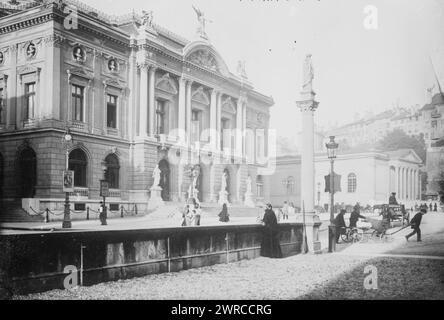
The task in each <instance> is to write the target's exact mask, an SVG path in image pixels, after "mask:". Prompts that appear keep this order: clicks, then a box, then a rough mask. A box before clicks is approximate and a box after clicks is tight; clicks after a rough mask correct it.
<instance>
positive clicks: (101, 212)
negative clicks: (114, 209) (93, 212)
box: [99, 201, 107, 226]
mask: <svg viewBox="0 0 444 320" xmlns="http://www.w3.org/2000/svg"><path fill="white" fill-rule="evenodd" d="M99 219H100V222H101V224H102V226H106V225H107V223H106V207H105V205H104V204H103V201H100V206H99Z"/></svg>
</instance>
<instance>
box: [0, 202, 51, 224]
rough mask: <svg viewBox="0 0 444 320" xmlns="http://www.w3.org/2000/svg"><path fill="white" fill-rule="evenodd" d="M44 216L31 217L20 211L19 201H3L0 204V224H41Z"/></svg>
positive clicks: (20, 204) (20, 203)
mask: <svg viewBox="0 0 444 320" xmlns="http://www.w3.org/2000/svg"><path fill="white" fill-rule="evenodd" d="M43 221H45V216H44V215H39V216H32V215H30V214H28V213H27V212H26V211H25V210H23V209H22V202H21V200H14V201H3V202H2V203H1V204H0V222H43Z"/></svg>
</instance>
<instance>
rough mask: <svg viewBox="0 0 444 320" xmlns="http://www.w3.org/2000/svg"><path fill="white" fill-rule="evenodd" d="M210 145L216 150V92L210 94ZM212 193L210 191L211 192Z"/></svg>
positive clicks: (214, 90)
mask: <svg viewBox="0 0 444 320" xmlns="http://www.w3.org/2000/svg"><path fill="white" fill-rule="evenodd" d="M210 141H211V142H210V144H211V148H212V149H216V148H217V91H216V89H213V91H212V92H211V102H210ZM211 193H212V191H211Z"/></svg>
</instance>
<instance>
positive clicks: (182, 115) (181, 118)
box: [177, 77, 186, 142]
mask: <svg viewBox="0 0 444 320" xmlns="http://www.w3.org/2000/svg"><path fill="white" fill-rule="evenodd" d="M185 86H186V80H185V79H184V78H183V77H181V78H180V79H179V108H178V117H177V118H178V129H179V133H180V135H181V136H180V137H179V139H180V141H181V142H183V141H185V136H184V134H185V127H186V126H185V125H186V122H185V120H186V109H185V105H186V101H185V99H186V97H185V95H186V92H185V90H186V88H185Z"/></svg>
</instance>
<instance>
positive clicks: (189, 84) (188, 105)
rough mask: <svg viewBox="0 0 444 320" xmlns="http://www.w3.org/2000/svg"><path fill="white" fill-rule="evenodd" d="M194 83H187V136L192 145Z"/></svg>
mask: <svg viewBox="0 0 444 320" xmlns="http://www.w3.org/2000/svg"><path fill="white" fill-rule="evenodd" d="M192 85H193V82H192V81H187V84H186V134H187V142H188V144H190V143H191V87H192Z"/></svg>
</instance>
